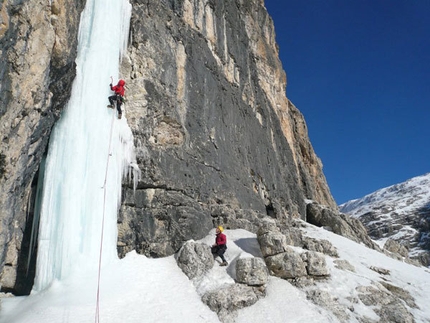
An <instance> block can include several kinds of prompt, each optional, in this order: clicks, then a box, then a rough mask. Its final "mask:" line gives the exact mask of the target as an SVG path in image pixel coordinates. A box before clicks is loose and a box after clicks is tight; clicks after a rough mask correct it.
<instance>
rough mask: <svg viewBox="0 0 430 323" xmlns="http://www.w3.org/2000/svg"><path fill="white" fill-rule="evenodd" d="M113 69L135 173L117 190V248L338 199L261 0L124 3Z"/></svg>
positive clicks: (295, 213)
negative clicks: (121, 88) (119, 60)
mask: <svg viewBox="0 0 430 323" xmlns="http://www.w3.org/2000/svg"><path fill="white" fill-rule="evenodd" d="M122 76H123V77H124V78H126V79H127V80H128V84H127V103H126V105H125V109H126V116H127V120H128V122H129V124H130V126H131V128H132V130H133V132H134V135H135V140H136V146H137V150H138V154H137V155H138V156H137V158H138V163H139V166H140V168H141V170H142V180H141V181H140V182H139V185H138V189H137V191H136V192H133V191H132V189H131V187H130V188H129V189H128V190H125V192H126V193H125V196H124V203H123V207H122V209H121V212H120V217H119V252H120V254H125V253H126V252H127V251H130V250H132V249H136V250H137V251H138V252H142V253H145V254H147V255H154V256H164V255H168V254H171V253H173V252H174V251H176V250H177V249H178V248H179V247H180V246H181V244H182V242H183V241H185V240H188V239H191V238H194V239H196V238H200V237H202V236H203V235H206V234H207V231H208V229H210V228H211V227H213V225H214V224H217V223H223V224H224V225H226V226H227V227H230V228H244V229H248V230H251V231H253V230H255V228H256V225H257V223H258V221H259V220H258V219H259V218H261V217H264V216H272V217H276V218H280V219H283V218H289V217H301V218H305V214H306V210H305V199H313V200H315V201H317V202H318V203H321V204H324V205H327V206H330V207H332V208H334V209H335V208H336V205H335V202H334V200H333V198H332V197H331V194H330V192H329V189H328V187H327V184H326V181H325V178H324V175H323V173H322V169H321V168H322V166H321V162H320V161H319V159H318V158H317V157H316V156H315V153H314V151H313V149H312V146H311V144H310V142H309V138H308V135H307V129H306V125H305V122H304V119H303V116H302V115H301V113H300V112H299V111H298V110H297V109H296V108H295V107H294V105H293V104H291V102H289V101H288V99H287V98H286V96H285V87H286V76H285V72H284V71H283V69H282V66H281V62H280V61H279V58H278V51H277V45H276V42H275V33H274V27H273V22H272V20H271V18H270V17H269V15H268V13H267V11H266V9H265V7H264V4H263V1H257V0H254V1H250V0H234V1H214V0H171V1H168V0H165V1H159V2H157V3H154V2H153V1H137V0H136V1H134V3H133V17H132V32H131V42H130V47H129V55H128V57H127V59H125V61H124V62H123V66H122Z"/></svg>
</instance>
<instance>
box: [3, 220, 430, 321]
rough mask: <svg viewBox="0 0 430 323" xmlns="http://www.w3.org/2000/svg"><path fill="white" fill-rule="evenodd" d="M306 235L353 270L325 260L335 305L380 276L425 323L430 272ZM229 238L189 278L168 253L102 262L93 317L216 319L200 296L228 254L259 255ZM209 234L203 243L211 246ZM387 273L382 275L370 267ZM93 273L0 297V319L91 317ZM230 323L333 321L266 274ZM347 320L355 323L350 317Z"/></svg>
mask: <svg viewBox="0 0 430 323" xmlns="http://www.w3.org/2000/svg"><path fill="white" fill-rule="evenodd" d="M304 230H305V233H306V234H307V235H309V236H311V237H315V238H318V239H327V240H329V241H330V242H331V243H333V245H334V246H335V247H336V248H337V249H338V253H339V256H340V258H339V259H344V260H347V261H348V262H350V263H351V264H352V265H353V266H354V267H355V272H351V271H346V270H341V269H338V268H336V267H335V264H334V262H333V261H334V260H335V258H331V257H328V256H327V257H326V261H327V264H328V266H329V268H330V271H331V276H330V278H329V279H328V280H323V281H319V282H317V286H318V288H319V289H321V290H324V291H328V292H329V293H330V294H331V295H332V296H333V298H334V299H337V302H339V304H347V303H348V302H349V301H348V298H350V297H353V296H355V295H356V294H357V292H356V287H357V286H369V285H371V284H372V282H373V281H381V280H382V279H384V280H385V281H387V282H389V283H390V284H392V285H395V286H398V287H400V288H403V289H405V290H407V291H409V292H410V293H411V295H412V297H414V298H415V302H416V304H417V306H418V309H411V312H412V313H413V315H414V318H415V321H416V322H423V323H424V322H430V307H429V306H428V304H430V293H429V292H428V290H429V289H430V271H429V269H426V268H424V267H415V266H412V265H408V264H406V263H403V262H400V261H397V260H394V259H392V258H389V257H386V256H385V255H383V254H381V253H378V252H376V251H374V250H371V249H368V248H367V247H364V246H363V245H360V244H357V243H355V242H353V241H350V240H348V239H346V238H343V237H341V236H338V235H335V234H333V233H331V232H328V231H326V230H324V229H322V228H316V227H313V226H308V227H307V228H306V229H304ZM225 233H226V235H227V237H228V239H229V243H228V246H229V248H228V250H227V259H228V260H229V265H228V266H227V267H220V266H218V264H217V263H215V266H214V267H213V268H212V269H211V270H210V271H209V272H208V273H207V274H206V275H205V276H204V277H202V278H200V279H198V280H195V281H191V280H189V279H188V278H187V276H186V275H185V274H183V273H182V271H181V269H179V267H178V266H177V265H176V261H175V259H174V257H173V256H171V257H167V258H162V259H150V258H147V257H145V256H142V255H138V254H136V253H135V252H131V253H129V254H128V255H127V256H126V257H125V258H124V259H121V260H116V261H113V262H112V263H110V264H109V265H105V266H104V267H103V268H102V272H101V291H100V322H104V323H118V322H126V323H138V322H139V323H141V322H160V323H161V322H166V323H167V322H168V323H170V322H187V323H189V322H219V320H218V317H217V315H216V314H215V313H214V312H212V311H210V310H209V308H208V307H207V306H206V305H204V304H203V303H202V302H201V300H200V298H201V295H202V294H203V293H204V292H206V291H208V290H212V289H216V288H220V287H223V286H225V285H228V284H233V283H234V278H235V276H234V273H235V270H234V269H235V259H237V258H239V257H251V256H255V257H261V253H260V250H259V247H258V242H257V240H256V236H255V235H254V234H252V233H250V232H248V231H245V230H226V232H225ZM213 240H214V231H212V232H211V233H210V234H209V235H208V236H207V237H206V238H205V239H203V240H202V242H204V243H207V244H208V245H209V244H212V243H213ZM371 266H376V267H381V268H384V269H388V270H389V271H390V274H389V275H384V276H383V277H382V276H381V275H380V274H378V273H377V272H375V271H373V270H371V269H370V267H371ZM96 291H97V277H95V276H94V275H92V276H88V275H86V273H85V272H82V273H81V274H80V275H76V276H74V278H72V280H65V281H55V282H54V283H53V284H52V285H51V286H50V287H49V288H48V289H47V290H44V291H42V292H33V293H32V294H31V295H30V296H27V297H11V298H3V299H2V304H1V312H0V322H1V323H24V322H25V323H29V322H31V323H46V322H50V323H63V322H73V323H84V322H85V323H86V322H94V321H95V313H96ZM354 312H355V313H356V314H357V315H360V316H363V315H366V316H367V317H369V318H373V319H376V318H377V317H376V316H375V313H373V311H372V310H371V309H370V308H369V307H365V306H364V305H363V304H361V303H357V304H355V305H354ZM236 322H239V323H250V322H274V323H284V322H289V323H299V322H300V323H302V322H338V319H337V318H336V317H335V316H334V315H333V314H332V313H331V312H328V311H327V310H325V309H323V308H321V307H318V306H316V305H314V304H313V303H311V302H310V301H309V300H307V299H306V295H305V293H304V292H303V291H302V290H300V289H298V288H296V287H294V286H293V285H291V284H290V283H289V282H287V281H285V280H282V279H279V278H276V277H273V276H271V277H270V279H269V283H268V285H267V296H266V297H265V298H263V299H261V300H260V301H258V302H257V303H256V304H254V305H253V306H250V307H248V308H245V309H242V310H239V311H238V315H237V317H236ZM350 322H358V321H356V319H355V318H354V317H353V316H352V317H351V319H350Z"/></svg>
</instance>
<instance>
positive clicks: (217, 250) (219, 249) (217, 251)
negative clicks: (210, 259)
mask: <svg viewBox="0 0 430 323" xmlns="http://www.w3.org/2000/svg"><path fill="white" fill-rule="evenodd" d="M226 250H227V246H226V245H225V244H222V245H219V246H214V247H212V249H211V251H212V254H213V255H214V258H216V257H217V256H219V257H220V258H221V259H222V261H223V262H227V261H225V258H224V253H225V251H226Z"/></svg>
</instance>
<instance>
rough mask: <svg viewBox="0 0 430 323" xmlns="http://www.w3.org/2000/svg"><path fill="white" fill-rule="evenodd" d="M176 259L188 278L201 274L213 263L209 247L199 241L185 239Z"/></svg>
mask: <svg viewBox="0 0 430 323" xmlns="http://www.w3.org/2000/svg"><path fill="white" fill-rule="evenodd" d="M176 261H177V263H178V266H179V267H180V268H181V269H182V271H183V272H184V274H185V275H187V276H188V278H190V279H193V278H195V277H199V276H201V275H203V274H204V273H205V272H206V271H208V270H209V269H211V268H212V267H213V265H214V258H213V256H212V253H211V250H210V247H209V246H207V245H204V244H201V243H196V242H193V241H187V242H186V243H185V244H184V245H183V246H182V248H181V249H180V250H179V252H178V254H177V256H176Z"/></svg>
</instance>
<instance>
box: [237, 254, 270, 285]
mask: <svg viewBox="0 0 430 323" xmlns="http://www.w3.org/2000/svg"><path fill="white" fill-rule="evenodd" d="M268 279H269V271H268V270H267V267H266V264H265V262H264V260H263V259H261V258H241V259H238V260H237V262H236V280H237V282H239V283H242V284H247V285H249V286H261V285H265V284H266V283H267V281H268Z"/></svg>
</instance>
